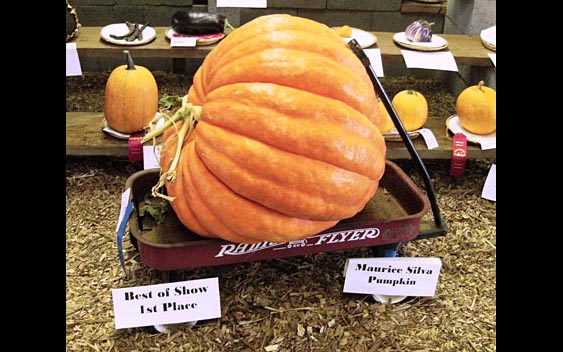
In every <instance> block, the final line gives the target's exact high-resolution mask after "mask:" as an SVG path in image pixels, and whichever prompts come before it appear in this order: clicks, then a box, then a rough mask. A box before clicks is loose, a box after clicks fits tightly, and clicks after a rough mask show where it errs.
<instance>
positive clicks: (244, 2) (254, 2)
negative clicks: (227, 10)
mask: <svg viewBox="0 0 563 352" xmlns="http://www.w3.org/2000/svg"><path fill="white" fill-rule="evenodd" d="M217 7H254V8H258V9H265V8H267V7H268V1H267V0H217Z"/></svg>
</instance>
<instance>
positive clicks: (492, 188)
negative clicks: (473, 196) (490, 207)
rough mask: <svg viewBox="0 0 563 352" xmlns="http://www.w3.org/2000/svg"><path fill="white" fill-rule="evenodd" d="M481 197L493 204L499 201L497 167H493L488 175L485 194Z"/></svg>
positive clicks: (484, 189)
mask: <svg viewBox="0 0 563 352" xmlns="http://www.w3.org/2000/svg"><path fill="white" fill-rule="evenodd" d="M481 197H483V198H485V199H488V200H492V201H493V202H496V201H497V165H496V164H493V165H491V168H490V169H489V174H488V175H487V179H486V180H485V185H484V186H483V192H482V193H481Z"/></svg>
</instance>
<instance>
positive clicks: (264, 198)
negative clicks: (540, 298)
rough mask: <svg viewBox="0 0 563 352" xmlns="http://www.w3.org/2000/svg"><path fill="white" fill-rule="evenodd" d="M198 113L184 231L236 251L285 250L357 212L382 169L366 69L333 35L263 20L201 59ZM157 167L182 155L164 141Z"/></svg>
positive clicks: (181, 190)
mask: <svg viewBox="0 0 563 352" xmlns="http://www.w3.org/2000/svg"><path fill="white" fill-rule="evenodd" d="M188 100H189V101H190V102H191V103H192V104H196V105H201V106H202V110H201V115H200V117H199V121H198V123H197V125H196V127H195V129H194V130H193V132H191V134H190V138H189V139H188V140H187V141H186V142H184V145H183V147H182V153H181V156H180V162H179V164H178V169H177V170H176V178H175V180H174V181H173V182H170V181H168V182H166V183H165V185H166V190H167V193H168V195H169V196H171V197H175V199H174V200H173V201H171V203H170V204H171V206H172V208H173V209H174V211H175V212H176V214H178V217H179V219H180V221H182V223H183V224H184V225H185V226H187V227H188V228H189V229H191V230H192V231H193V232H195V233H198V234H200V235H201V236H205V237H219V238H223V239H226V240H229V241H232V242H242V243H256V242H261V241H272V242H286V241H292V240H298V239H302V238H305V237H308V236H310V235H313V234H316V233H318V232H320V231H322V230H325V229H327V228H330V227H332V226H334V225H335V224H336V223H337V222H338V221H340V220H341V219H345V218H349V217H352V216H354V215H355V214H356V213H358V212H359V211H361V210H362V209H363V208H364V206H365V204H366V203H367V202H368V201H369V200H370V199H371V198H372V197H373V195H374V194H375V191H376V190H377V187H378V184H379V180H380V179H381V177H382V175H383V172H384V167H385V151H386V149H385V148H386V147H385V141H384V139H383V137H382V135H381V132H380V131H379V128H378V125H379V119H380V109H379V108H378V106H377V100H376V95H375V92H374V89H373V86H372V84H371V82H370V80H369V77H368V76H367V73H366V70H365V68H364V67H363V66H362V64H361V62H360V61H359V59H357V57H356V56H355V55H354V54H353V53H352V51H351V50H349V49H348V47H347V46H346V44H345V43H344V42H343V41H342V39H341V38H340V37H339V36H338V35H337V34H336V33H335V32H334V31H333V30H332V29H330V28H329V27H327V26H325V25H323V24H320V23H318V22H314V21H312V20H309V19H305V18H299V17H294V16H290V15H268V16H262V17H258V18H256V19H254V20H253V21H251V22H248V23H247V24H245V25H243V26H241V27H239V28H238V29H236V30H235V31H233V32H232V33H231V34H229V36H227V37H226V38H225V39H224V40H223V41H221V42H220V43H219V44H218V45H217V46H216V47H215V48H214V49H213V50H212V51H211V52H210V53H209V54H208V55H207V57H206V58H205V60H204V62H203V64H202V66H200V68H199V69H198V70H197V72H196V74H195V75H194V80H193V85H192V86H191V87H190V89H189V92H188ZM165 137H168V138H167V139H166V140H165V143H164V148H163V152H162V154H161V166H162V168H163V171H165V170H167V168H168V167H169V164H170V160H171V158H172V154H174V150H175V148H176V145H177V140H176V135H175V134H174V133H168V134H165Z"/></svg>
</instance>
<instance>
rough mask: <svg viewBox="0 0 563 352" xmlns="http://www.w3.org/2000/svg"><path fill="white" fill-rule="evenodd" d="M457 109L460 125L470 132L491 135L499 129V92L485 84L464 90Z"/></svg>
mask: <svg viewBox="0 0 563 352" xmlns="http://www.w3.org/2000/svg"><path fill="white" fill-rule="evenodd" d="M455 108H456V112H457V116H458V117H459V123H460V124H461V126H462V127H463V128H465V129H466V130H468V131H469V132H472V133H475V134H489V133H493V132H494V131H495V130H496V129H497V92H496V91H495V90H494V89H492V88H490V87H486V86H485V82H483V81H480V82H479V83H478V84H477V85H475V86H471V87H468V88H466V89H464V90H463V91H462V92H461V93H460V94H459V96H458V97H457V100H456V105H455Z"/></svg>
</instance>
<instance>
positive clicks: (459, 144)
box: [450, 133, 467, 176]
mask: <svg viewBox="0 0 563 352" xmlns="http://www.w3.org/2000/svg"><path fill="white" fill-rule="evenodd" d="M466 161H467V137H465V135H464V134H462V133H456V134H455V135H454V139H453V141H452V164H451V167H450V175H452V176H461V175H463V172H464V171H465V162H466Z"/></svg>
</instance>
